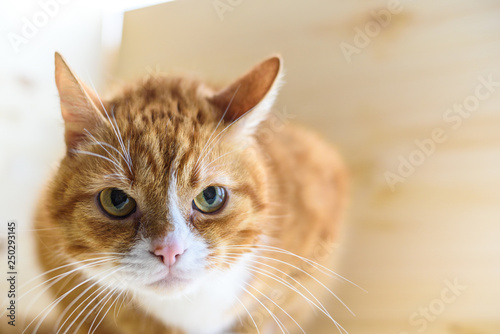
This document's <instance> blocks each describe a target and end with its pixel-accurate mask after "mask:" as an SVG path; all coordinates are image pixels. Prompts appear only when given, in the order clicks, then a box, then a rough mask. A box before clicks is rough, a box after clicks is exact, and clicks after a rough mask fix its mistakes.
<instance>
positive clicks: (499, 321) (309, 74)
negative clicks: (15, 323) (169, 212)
mask: <svg viewBox="0 0 500 334" xmlns="http://www.w3.org/2000/svg"><path fill="white" fill-rule="evenodd" d="M0 25H1V35H2V38H0V57H1V58H0V60H1V61H0V87H1V89H0V187H1V191H0V221H1V226H6V224H7V221H8V220H11V219H13V220H15V221H17V223H18V227H19V238H20V241H19V252H20V254H19V263H20V266H21V269H19V273H20V280H21V284H22V282H23V281H26V280H28V279H29V278H30V277H31V276H33V275H34V274H35V273H36V272H37V271H38V268H37V265H36V263H35V261H34V260H33V255H32V254H33V253H32V252H33V249H32V247H31V245H32V236H31V233H30V232H31V231H30V229H31V217H32V214H33V210H34V205H35V202H36V199H37V196H38V194H39V192H40V189H42V187H43V184H44V182H45V181H46V179H47V177H48V175H49V174H50V172H51V170H52V169H53V168H54V163H55V162H56V161H57V160H58V159H59V158H60V157H61V155H62V154H63V153H64V145H63V144H64V143H63V128H62V119H61V116H60V111H59V100H58V96H57V91H56V88H55V84H54V79H53V71H54V65H53V54H54V51H59V52H61V53H62V54H63V56H64V57H65V58H66V60H67V61H68V63H69V64H70V66H72V67H73V68H74V70H75V71H76V73H78V75H79V76H80V78H81V79H82V80H83V81H85V82H87V83H90V82H91V81H92V82H93V83H94V84H95V86H96V87H97V90H98V91H99V92H100V94H101V95H103V96H106V92H107V91H109V87H113V86H116V85H119V84H120V83H123V82H126V81H129V80H131V79H138V78H141V77H143V76H145V75H149V74H153V73H164V74H167V75H168V74H169V73H179V72H188V73H198V74H199V75H200V76H201V77H202V78H206V79H208V80H211V81H215V82H218V83H224V82H229V81H230V80H232V79H234V78H235V77H237V76H238V75H240V74H241V73H243V72H245V71H246V70H247V69H249V68H250V67H251V66H252V65H254V64H255V63H257V62H258V61H260V60H262V59H263V58H265V57H267V56H268V55H270V54H272V53H276V52H277V53H281V54H282V56H283V58H284V61H285V68H286V78H285V79H286V84H285V85H284V87H283V89H282V93H281V95H280V97H279V99H278V102H277V105H276V110H277V112H278V113H280V114H281V115H285V119H286V121H292V122H299V123H303V124H305V125H307V126H309V127H310V128H313V129H315V130H317V131H318V132H320V133H322V134H323V135H324V136H325V137H326V138H327V139H328V140H329V141H330V142H332V143H334V144H335V145H336V146H337V147H338V148H339V150H340V151H341V152H342V154H343V156H344V157H345V160H346V162H347V164H348V166H349V169H350V171H351V175H352V183H353V186H352V191H351V192H352V194H351V207H350V210H349V215H348V219H347V221H346V224H345V226H344V230H343V238H342V245H341V246H340V247H339V248H338V251H339V253H340V257H339V263H338V266H337V268H335V270H336V271H337V272H338V273H340V274H341V275H343V276H344V277H347V278H348V279H350V280H352V281H353V282H355V283H356V284H358V285H360V286H361V287H362V288H364V289H365V290H366V291H367V293H365V292H363V291H361V290H360V289H358V288H355V287H353V286H350V285H348V284H338V285H337V286H336V287H335V289H336V291H337V292H338V294H339V296H340V297H341V298H342V300H343V301H344V302H345V303H346V304H347V305H348V306H349V307H350V308H351V309H352V311H353V312H354V313H355V314H356V316H352V315H351V314H350V313H349V312H347V311H346V310H345V308H343V307H342V306H341V305H339V303H334V302H333V303H332V305H331V306H330V308H329V309H330V311H331V313H332V314H333V315H334V317H335V318H336V320H338V321H339V322H340V323H341V324H342V325H343V326H344V327H345V328H346V329H347V330H348V331H349V333H360V334H364V333H367V334H368V333H370V334H372V333H375V334H376V333H384V334H413V333H429V334H432V333H450V334H451V333H453V334H483V333H488V334H498V333H500V2H498V0H475V1H465V0H442V1H439V2H436V1H432V0H419V1H409V0H406V1H405V0H386V1H375V0H369V1H368V0H351V1H340V0H336V1H332V0H313V1H307V2H306V1H286V0H275V1H265V0H252V1H250V0H176V1H170V2H166V3H165V2H160V1H106V2H104V1H100V2H98V1H85V2H83V1H81V0H64V1H63V0H37V1H15V0H0ZM5 233H6V227H4V228H2V230H1V231H0V238H1V239H0V242H1V243H2V247H1V254H0V255H1V258H2V259H5V249H6V246H5ZM4 262H6V261H3V260H2V261H1V263H0V268H4V269H5V270H4V271H7V270H6V268H5V265H6V263H4ZM5 284H6V283H5V282H4V280H3V279H2V280H1V285H0V288H2V290H1V291H2V292H1V294H2V295H4V292H3V291H4V287H5ZM34 310H36V307H35V308H34ZM2 321H3V320H2ZM334 332H335V329H332V327H331V324H328V322H327V320H325V319H319V320H318V322H317V323H315V324H314V328H311V329H308V333H321V334H322V333H334Z"/></svg>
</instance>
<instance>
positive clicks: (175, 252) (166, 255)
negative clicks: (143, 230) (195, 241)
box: [153, 240, 186, 267]
mask: <svg viewBox="0 0 500 334" xmlns="http://www.w3.org/2000/svg"><path fill="white" fill-rule="evenodd" d="M185 250H186V249H185V248H184V244H183V242H182V241H180V240H168V241H164V242H162V243H161V244H160V245H158V246H156V248H155V249H154V251H153V254H154V255H156V257H157V258H159V259H160V260H161V262H163V263H164V264H165V265H166V266H168V267H171V266H173V265H174V263H175V262H177V261H178V260H179V257H180V256H181V255H182V254H184V251H185Z"/></svg>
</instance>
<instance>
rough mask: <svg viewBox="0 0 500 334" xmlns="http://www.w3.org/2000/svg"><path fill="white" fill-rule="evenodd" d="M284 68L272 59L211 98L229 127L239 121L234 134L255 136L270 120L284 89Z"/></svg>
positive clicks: (276, 59) (281, 62)
mask: <svg viewBox="0 0 500 334" xmlns="http://www.w3.org/2000/svg"><path fill="white" fill-rule="evenodd" d="M282 67H283V61H282V60H281V57H280V56H273V57H271V58H269V59H267V60H265V61H263V62H262V63H260V64H258V65H257V66H255V67H254V68H252V69H251V70H250V71H249V72H247V73H246V74H244V75H243V76H242V77H240V78H239V79H237V80H236V81H235V82H233V83H232V84H231V85H229V86H228V87H226V88H224V89H222V90H221V91H219V92H217V93H215V94H214V95H213V96H211V97H210V98H209V101H210V102H211V103H212V104H213V105H215V106H216V107H217V108H218V109H219V110H220V111H221V112H222V113H223V120H224V121H225V122H226V123H232V122H234V121H237V122H236V124H234V125H233V126H232V127H233V128H234V130H233V131H237V132H238V133H240V132H244V133H245V134H253V133H254V132H255V130H256V128H257V126H258V125H259V124H260V123H261V122H262V121H263V120H265V119H266V118H267V115H268V114H269V112H270V111H271V107H272V106H273V103H274V101H275V99H276V96H277V95H278V90H279V88H280V86H281V82H282V77H283V69H282Z"/></svg>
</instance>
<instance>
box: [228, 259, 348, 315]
mask: <svg viewBox="0 0 500 334" xmlns="http://www.w3.org/2000/svg"><path fill="white" fill-rule="evenodd" d="M227 254H229V255H239V254H238V253H227ZM253 256H254V257H258V258H262V259H267V260H272V261H276V262H279V263H282V264H285V265H287V266H290V267H292V268H294V269H296V270H299V271H300V272H302V273H304V274H306V275H307V276H309V277H310V278H312V279H313V280H314V281H316V282H317V283H318V284H319V285H321V286H322V287H323V288H325V289H326V291H328V292H329V293H330V294H331V295H332V296H333V297H335V299H337V300H338V301H339V302H340V303H341V304H342V305H343V306H344V307H345V308H346V309H347V310H348V311H349V312H350V313H351V314H352V315H354V316H355V314H354V312H353V311H352V310H351V309H350V308H349V307H348V306H347V305H346V304H345V303H344V302H343V301H342V300H341V299H340V298H339V297H338V296H337V295H336V294H335V293H334V292H333V291H332V290H331V289H329V288H328V287H327V286H326V285H325V284H323V283H322V282H321V281H320V280H318V279H317V278H316V277H314V276H313V275H311V274H309V273H308V272H306V271H305V270H303V269H301V268H299V267H297V266H295V265H293V264H291V263H288V262H286V261H282V260H279V259H275V258H272V257H269V256H262V255H257V254H254V255H253ZM249 261H251V262H254V263H259V261H256V260H249Z"/></svg>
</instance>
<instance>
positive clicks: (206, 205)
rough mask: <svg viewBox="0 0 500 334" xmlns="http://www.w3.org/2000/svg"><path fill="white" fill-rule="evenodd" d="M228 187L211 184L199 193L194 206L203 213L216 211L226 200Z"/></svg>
mask: <svg viewBox="0 0 500 334" xmlns="http://www.w3.org/2000/svg"><path fill="white" fill-rule="evenodd" d="M226 197H227V193H226V189H224V188H223V187H218V186H210V187H208V188H206V189H205V190H203V191H202V192H201V193H199V194H198V196H196V197H195V198H194V200H193V206H194V207H195V208H196V209H197V210H198V211H201V212H203V213H214V212H216V211H217V210H219V209H220V208H222V206H223V205H224V203H225V202H226Z"/></svg>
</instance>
